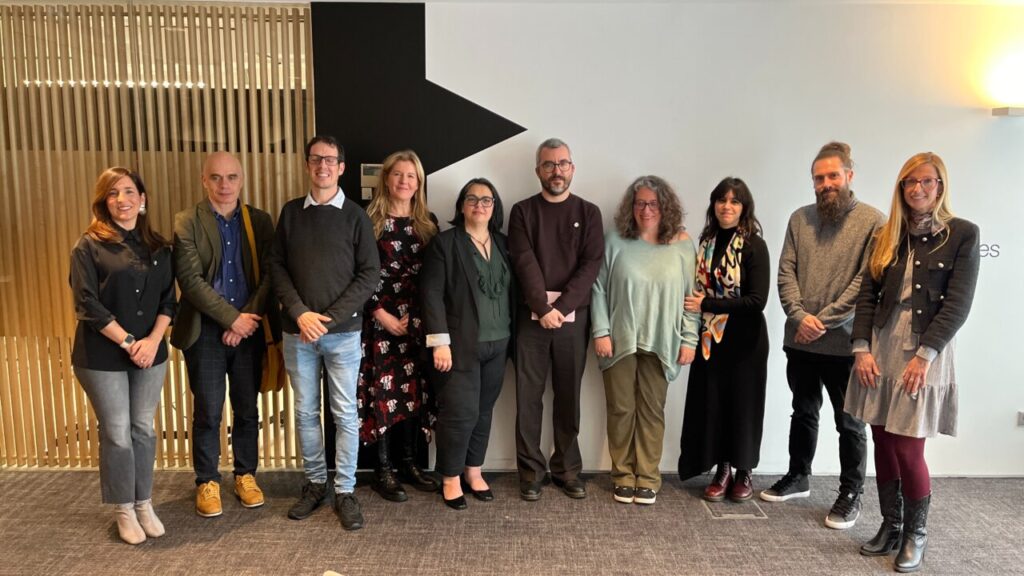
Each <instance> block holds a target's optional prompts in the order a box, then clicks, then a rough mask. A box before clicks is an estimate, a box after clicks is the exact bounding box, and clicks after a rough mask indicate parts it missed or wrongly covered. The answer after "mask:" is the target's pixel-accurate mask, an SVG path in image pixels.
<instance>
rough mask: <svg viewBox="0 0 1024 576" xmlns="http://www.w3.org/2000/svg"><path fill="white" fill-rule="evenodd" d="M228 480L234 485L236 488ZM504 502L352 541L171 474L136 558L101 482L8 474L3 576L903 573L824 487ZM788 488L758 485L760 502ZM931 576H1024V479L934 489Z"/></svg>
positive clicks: (409, 520)
mask: <svg viewBox="0 0 1024 576" xmlns="http://www.w3.org/2000/svg"><path fill="white" fill-rule="evenodd" d="M228 478H230V476H228ZM489 478H490V481H491V484H492V487H493V488H494V490H495V493H496V495H497V500H496V501H494V502H490V503H482V502H477V501H475V500H472V499H470V501H469V505H470V507H469V509H468V510H466V511H461V512H459V511H454V510H449V509H447V508H445V507H444V506H443V505H442V503H441V500H440V496H438V495H436V494H424V493H421V492H415V491H414V490H410V498H409V501H408V502H405V503H402V504H394V503H391V502H387V501H385V500H383V499H381V498H380V497H378V496H377V495H376V494H375V493H374V492H372V491H371V490H370V489H369V487H368V486H360V487H359V488H358V489H357V495H358V496H359V498H360V501H361V502H362V504H363V509H364V513H365V515H366V519H367V526H366V528H365V529H363V530H360V531H358V532H353V533H348V532H345V531H343V530H342V529H341V527H340V525H339V523H338V520H337V518H336V517H335V515H334V513H333V511H332V509H331V508H330V507H329V506H324V507H322V508H321V509H320V510H318V511H317V512H316V513H315V514H314V515H313V516H312V517H311V518H309V519H307V520H305V521H301V522H296V521H293V520H289V519H288V518H287V517H286V516H285V514H286V512H287V510H288V507H289V506H290V505H291V504H292V502H293V499H294V498H295V496H296V495H297V492H298V488H299V484H300V482H301V474H300V473H297V472H267V473H264V474H261V475H260V477H259V480H260V483H261V485H262V486H263V489H264V491H265V492H266V494H267V505H266V506H264V507H262V508H259V509H254V510H246V509H244V508H242V507H241V506H240V505H239V504H238V502H237V500H235V499H234V497H233V496H232V495H231V493H230V486H225V487H224V489H223V496H224V515H223V516H221V517H219V518H214V519H203V518H200V517H198V516H196V515H195V513H194V508H193V500H192V498H193V490H192V486H193V484H192V475H191V474H190V473H188V472H157V474H156V481H155V494H154V502H155V503H156V510H157V512H158V514H159V515H160V517H161V518H162V519H163V521H164V524H165V525H166V527H167V534H166V535H165V536H164V537H162V538H159V539H151V540H149V541H147V542H145V543H143V544H142V545H139V546H134V547H133V546H129V545H126V544H122V543H121V542H120V540H119V539H118V537H117V533H116V529H115V527H114V524H113V516H112V512H111V511H110V509H109V507H106V506H103V505H102V504H100V502H99V476H98V473H96V472H37V471H27V472H26V471H12V470H7V471H0V494H2V513H0V574H103V575H109V574H204V575H206V574H310V575H321V574H323V573H324V572H326V571H328V570H333V571H335V572H337V573H339V574H342V575H346V576H357V575H371V574H372V575H381V574H402V575H405V574H409V575H424V576H427V575H433V574H554V575H559V576H568V575H575V574H580V575H590V574H623V575H625V574H643V575H645V576H649V575H657V574H713V575H724V574H743V575H754V574H768V575H773V576H774V575H778V574H891V573H892V568H891V560H890V559H889V558H865V557H862V556H860V555H859V554H857V547H858V546H859V544H860V543H861V542H862V541H864V540H866V539H867V538H870V537H871V535H873V534H874V531H875V529H876V528H877V526H878V523H879V521H880V517H879V514H878V511H877V500H876V497H875V490H874V486H873V482H872V483H871V484H872V485H869V486H868V488H867V492H866V494H865V495H864V499H865V510H864V513H863V514H862V516H861V519H860V521H859V522H858V523H857V525H856V526H855V527H854V528H852V529H850V530H847V531H835V530H829V529H827V528H825V527H824V525H823V524H822V520H823V518H824V516H825V514H826V513H827V512H828V508H829V507H830V506H831V504H832V502H833V500H834V499H835V495H836V494H835V492H834V491H833V490H834V487H835V486H836V485H837V481H836V479H835V478H827V477H826V478H814V479H812V484H811V486H812V492H811V497H810V498H806V499H801V500H793V501H790V502H787V503H783V504H769V503H766V502H761V501H759V500H756V501H755V502H752V503H746V504H729V503H723V504H717V505H707V504H706V503H705V502H704V501H703V500H701V498H700V492H701V490H702V488H703V484H704V482H705V481H706V478H698V479H695V480H692V481H689V482H687V483H685V484H681V483H680V482H679V481H678V480H676V479H675V478H674V477H672V476H668V477H666V481H665V486H664V488H663V490H662V492H661V494H660V495H659V496H658V502H657V504H655V505H653V506H648V507H643V506H635V505H624V504H619V503H616V502H614V501H613V500H612V497H611V483H610V482H609V479H608V476H607V474H599V475H594V476H593V477H592V478H591V480H590V482H589V484H588V486H589V496H588V497H587V498H586V499H585V500H571V499H569V498H567V497H566V496H564V495H563V494H562V493H561V492H560V491H558V490H557V489H555V488H554V487H552V486H548V487H546V488H545V490H544V494H543V497H542V498H541V500H540V501H539V502H535V503H528V502H523V501H522V500H520V499H519V496H518V484H517V482H516V478H515V475H514V474H498V475H489ZM775 479H776V478H775V477H768V476H758V477H755V479H754V481H755V488H757V489H758V490H760V489H762V488H765V487H767V486H769V485H770V484H771V483H772V482H773V481H774V480H775ZM933 489H934V504H933V506H932V513H931V518H930V522H929V532H930V536H929V546H930V547H929V549H928V554H927V558H926V561H925V570H924V573H926V574H957V575H966V574H986V575H987V574H1024V526H1022V523H1021V516H1022V514H1024V507H1022V504H1021V502H1022V501H1024V479H962V478H957V479H951V478H944V479H936V480H935V481H934V485H933Z"/></svg>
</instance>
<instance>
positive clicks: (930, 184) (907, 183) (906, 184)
mask: <svg viewBox="0 0 1024 576" xmlns="http://www.w3.org/2000/svg"><path fill="white" fill-rule="evenodd" d="M939 182H942V178H921V179H920V180H918V179H917V178H904V179H903V180H900V187H901V188H903V191H904V192H907V191H910V190H913V189H914V188H917V185H918V184H920V185H921V188H922V189H924V191H925V192H931V191H932V190H935V187H936V186H938V185H939Z"/></svg>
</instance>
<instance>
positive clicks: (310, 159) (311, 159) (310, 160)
mask: <svg viewBox="0 0 1024 576" xmlns="http://www.w3.org/2000/svg"><path fill="white" fill-rule="evenodd" d="M321 162H322V163H324V164H325V165H327V166H337V165H338V164H340V163H341V158H339V157H337V156H318V155H316V154H310V155H309V156H307V157H306V163H307V164H309V165H310V166H316V165H317V164H320V163H321Z"/></svg>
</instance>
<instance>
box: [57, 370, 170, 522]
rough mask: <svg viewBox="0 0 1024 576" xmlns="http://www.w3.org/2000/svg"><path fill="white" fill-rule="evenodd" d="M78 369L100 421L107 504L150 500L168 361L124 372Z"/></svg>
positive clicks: (80, 381) (102, 480) (101, 475)
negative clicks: (156, 421)
mask: <svg viewBox="0 0 1024 576" xmlns="http://www.w3.org/2000/svg"><path fill="white" fill-rule="evenodd" d="M74 370H75V377H76V378H78V383H79V384H81V385H82V388H84V389H85V394H86V396H88V397H89V403H90V404H92V408H93V410H94V411H95V412H96V420H97V421H98V422H99V435H100V490H101V491H102V492H103V502H104V503H106V504H128V503H130V502H138V501H142V500H149V499H150V497H151V496H152V493H153V460H154V458H155V457H156V432H154V431H153V417H154V415H155V414H156V405H157V403H159V402H160V390H162V389H163V387H164V375H165V374H167V362H164V363H162V364H158V365H156V366H151V367H149V368H146V369H142V368H139V369H132V370H127V371H124V372H107V371H103V370H89V369H86V368H80V367H78V366H75V368H74Z"/></svg>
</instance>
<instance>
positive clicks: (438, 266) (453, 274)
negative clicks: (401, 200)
mask: <svg viewBox="0 0 1024 576" xmlns="http://www.w3.org/2000/svg"><path fill="white" fill-rule="evenodd" d="M491 242H492V246H493V247H494V248H495V249H496V250H495V252H493V253H492V254H491V257H492V258H494V257H496V256H498V255H499V254H500V256H501V257H502V258H504V259H505V262H507V263H508V264H509V272H510V273H511V271H512V264H511V261H510V260H509V259H508V239H507V238H506V236H505V235H504V234H502V233H500V232H491ZM474 249H475V248H473V246H472V240H471V239H470V237H469V234H467V233H466V231H465V229H464V228H462V227H461V226H456V227H455V228H450V229H448V230H445V231H444V232H441V233H440V234H438V235H437V236H435V237H434V238H433V239H432V240H431V241H430V244H429V245H428V246H427V253H426V255H425V256H424V258H423V268H422V270H420V278H419V282H420V298H421V299H422V303H423V323H424V326H425V331H426V333H427V334H448V335H449V336H450V337H451V348H452V369H453V370H468V369H469V368H470V367H471V366H472V364H473V363H475V362H477V339H478V338H479V334H480V318H479V316H478V315H477V309H476V293H475V291H474V290H473V286H475V285H476V283H477V281H478V280H477V278H478V275H477V270H476V264H474V263H473V252H472V251H473V250H474ZM507 296H508V299H509V313H510V314H512V325H511V326H510V328H511V331H512V333H513V335H514V334H515V308H516V307H515V302H516V300H515V277H514V276H512V282H511V286H510V287H509V291H508V293H507ZM512 350H515V346H514V345H513V338H509V352H510V357H511V351H512Z"/></svg>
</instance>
